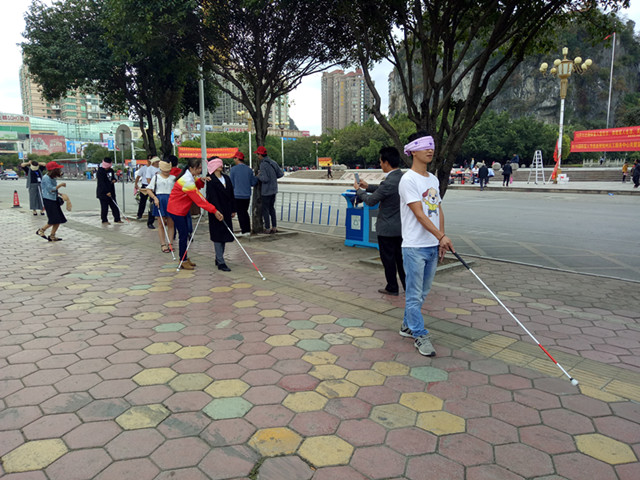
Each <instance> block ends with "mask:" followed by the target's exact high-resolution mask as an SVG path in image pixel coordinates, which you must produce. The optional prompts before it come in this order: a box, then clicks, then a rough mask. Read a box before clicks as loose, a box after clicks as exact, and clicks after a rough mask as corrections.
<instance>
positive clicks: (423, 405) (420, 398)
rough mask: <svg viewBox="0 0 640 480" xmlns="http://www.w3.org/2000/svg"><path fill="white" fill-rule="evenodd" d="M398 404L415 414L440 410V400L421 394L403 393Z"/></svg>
mask: <svg viewBox="0 0 640 480" xmlns="http://www.w3.org/2000/svg"><path fill="white" fill-rule="evenodd" d="M400 404H402V405H404V406H405V407H409V408H410V409H411V410H415V411H416V412H432V411H435V410H442V404H443V402H442V400H440V399H439V398H438V397H436V396H433V395H430V394H428V393H422V392H410V393H403V394H402V395H401V396H400Z"/></svg>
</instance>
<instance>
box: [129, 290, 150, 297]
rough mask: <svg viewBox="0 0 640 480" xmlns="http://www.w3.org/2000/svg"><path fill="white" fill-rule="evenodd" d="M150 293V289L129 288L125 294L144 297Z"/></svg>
mask: <svg viewBox="0 0 640 480" xmlns="http://www.w3.org/2000/svg"><path fill="white" fill-rule="evenodd" d="M148 293H149V290H127V291H126V292H125V295H127V296H129V297H142V296H143V295H146V294H148Z"/></svg>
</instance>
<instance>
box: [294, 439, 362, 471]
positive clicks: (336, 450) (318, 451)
mask: <svg viewBox="0 0 640 480" xmlns="http://www.w3.org/2000/svg"><path fill="white" fill-rule="evenodd" d="M298 453H299V454H300V456H301V457H302V458H304V459H305V460H307V461H308V462H309V463H311V464H312V465H314V466H315V467H327V466H330V465H346V464H348V463H349V459H350V458H351V454H352V453H353V446H351V444H349V443H347V442H345V441H344V440H342V439H341V438H340V437H337V436H335V435H324V436H320V437H311V438H307V439H306V440H305V441H304V442H302V445H301V446H300V449H299V450H298Z"/></svg>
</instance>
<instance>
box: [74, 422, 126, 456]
mask: <svg viewBox="0 0 640 480" xmlns="http://www.w3.org/2000/svg"><path fill="white" fill-rule="evenodd" d="M121 431H122V429H121V428H120V426H119V425H118V424H117V423H116V422H115V421H101V422H90V423H83V424H82V425H79V426H78V427H76V428H75V429H73V430H72V431H70V432H69V433H67V434H66V435H65V436H64V437H63V438H62V439H63V440H64V442H65V443H66V444H67V446H68V447H69V448H71V449H74V450H75V449H81V448H92V447H102V446H104V445H106V444H107V443H108V442H109V441H111V440H112V439H113V438H114V437H116V436H117V435H118V434H119V433H120V432H121Z"/></svg>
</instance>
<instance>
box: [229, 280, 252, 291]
mask: <svg viewBox="0 0 640 480" xmlns="http://www.w3.org/2000/svg"><path fill="white" fill-rule="evenodd" d="M251 287H253V285H251V284H250V283H246V282H242V283H234V284H233V285H231V288H235V289H238V290H242V289H245V288H251Z"/></svg>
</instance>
